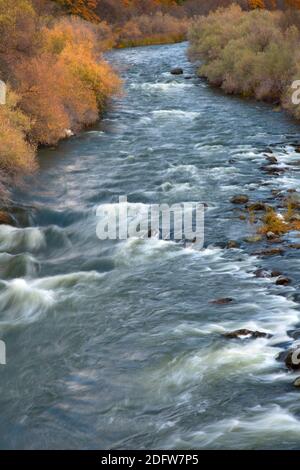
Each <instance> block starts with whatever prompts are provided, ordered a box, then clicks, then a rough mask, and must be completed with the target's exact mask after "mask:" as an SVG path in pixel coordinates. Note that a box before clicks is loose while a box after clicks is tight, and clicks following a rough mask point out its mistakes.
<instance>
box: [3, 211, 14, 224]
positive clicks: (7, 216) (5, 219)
mask: <svg viewBox="0 0 300 470" xmlns="http://www.w3.org/2000/svg"><path fill="white" fill-rule="evenodd" d="M1 224H5V225H15V222H14V219H13V218H12V216H11V215H10V214H9V213H8V212H6V211H3V210H0V225H1Z"/></svg>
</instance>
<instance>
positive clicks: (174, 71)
mask: <svg viewBox="0 0 300 470" xmlns="http://www.w3.org/2000/svg"><path fill="white" fill-rule="evenodd" d="M170 73H171V74H172V75H182V74H183V69H182V68H181V67H174V68H173V69H171V72H170Z"/></svg>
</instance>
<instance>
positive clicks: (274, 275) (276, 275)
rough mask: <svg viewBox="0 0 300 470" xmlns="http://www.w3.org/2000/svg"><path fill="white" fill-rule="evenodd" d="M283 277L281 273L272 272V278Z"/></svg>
mask: <svg viewBox="0 0 300 470" xmlns="http://www.w3.org/2000/svg"><path fill="white" fill-rule="evenodd" d="M281 275H282V272H281V271H276V270H273V271H271V277H278V276H281Z"/></svg>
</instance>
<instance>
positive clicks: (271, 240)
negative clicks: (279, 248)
mask: <svg viewBox="0 0 300 470" xmlns="http://www.w3.org/2000/svg"><path fill="white" fill-rule="evenodd" d="M282 242H283V240H282V239H281V238H279V237H275V238H270V239H268V243H282Z"/></svg>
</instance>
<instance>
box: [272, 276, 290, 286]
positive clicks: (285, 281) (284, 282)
mask: <svg viewBox="0 0 300 470" xmlns="http://www.w3.org/2000/svg"><path fill="white" fill-rule="evenodd" d="M291 282H292V281H291V279H290V278H289V277H286V276H279V277H278V279H276V282H275V284H276V285H277V286H288V285H289V284H290V283H291Z"/></svg>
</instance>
